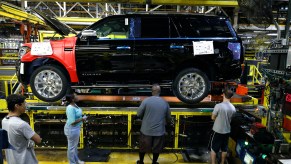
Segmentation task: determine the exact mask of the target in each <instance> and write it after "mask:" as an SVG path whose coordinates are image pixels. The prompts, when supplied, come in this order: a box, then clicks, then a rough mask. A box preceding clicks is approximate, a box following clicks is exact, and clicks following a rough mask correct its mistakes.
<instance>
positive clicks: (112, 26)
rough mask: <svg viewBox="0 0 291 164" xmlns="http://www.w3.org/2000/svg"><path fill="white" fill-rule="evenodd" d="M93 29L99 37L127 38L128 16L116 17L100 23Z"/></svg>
mask: <svg viewBox="0 0 291 164" xmlns="http://www.w3.org/2000/svg"><path fill="white" fill-rule="evenodd" d="M92 30H95V31H96V34H97V36H98V37H99V38H106V39H127V38H128V34H129V25H128V18H115V19H111V20H109V21H106V22H104V23H102V24H99V25H98V26H97V27H95V28H93V29H92Z"/></svg>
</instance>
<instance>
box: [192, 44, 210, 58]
mask: <svg viewBox="0 0 291 164" xmlns="http://www.w3.org/2000/svg"><path fill="white" fill-rule="evenodd" d="M193 52H194V56H195V55H205V54H214V48H213V41H199V42H194V41H193Z"/></svg>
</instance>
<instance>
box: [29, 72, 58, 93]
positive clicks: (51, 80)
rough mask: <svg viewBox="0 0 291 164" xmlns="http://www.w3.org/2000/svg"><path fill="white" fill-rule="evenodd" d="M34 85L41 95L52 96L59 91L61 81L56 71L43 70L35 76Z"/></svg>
mask: <svg viewBox="0 0 291 164" xmlns="http://www.w3.org/2000/svg"><path fill="white" fill-rule="evenodd" d="M34 87H35V90H36V91H37V93H38V94H39V95H41V96H42V97H46V98H53V97H56V96H58V95H59V94H60V93H61V91H62V88H63V81H62V79H61V77H60V76H59V74H57V73H56V72H54V71H51V70H43V71H41V72H39V73H38V74H37V75H36V76H35V79H34Z"/></svg>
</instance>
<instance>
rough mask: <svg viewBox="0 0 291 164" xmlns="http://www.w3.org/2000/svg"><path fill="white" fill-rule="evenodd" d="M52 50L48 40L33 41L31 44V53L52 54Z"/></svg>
mask: <svg viewBox="0 0 291 164" xmlns="http://www.w3.org/2000/svg"><path fill="white" fill-rule="evenodd" d="M52 54H53V50H52V46H51V43H50V42H35V43H32V46H31V55H39V56H45V55H52Z"/></svg>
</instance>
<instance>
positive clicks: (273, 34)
mask: <svg viewBox="0 0 291 164" xmlns="http://www.w3.org/2000/svg"><path fill="white" fill-rule="evenodd" d="M267 35H268V36H277V35H278V34H277V33H269V34H267Z"/></svg>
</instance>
